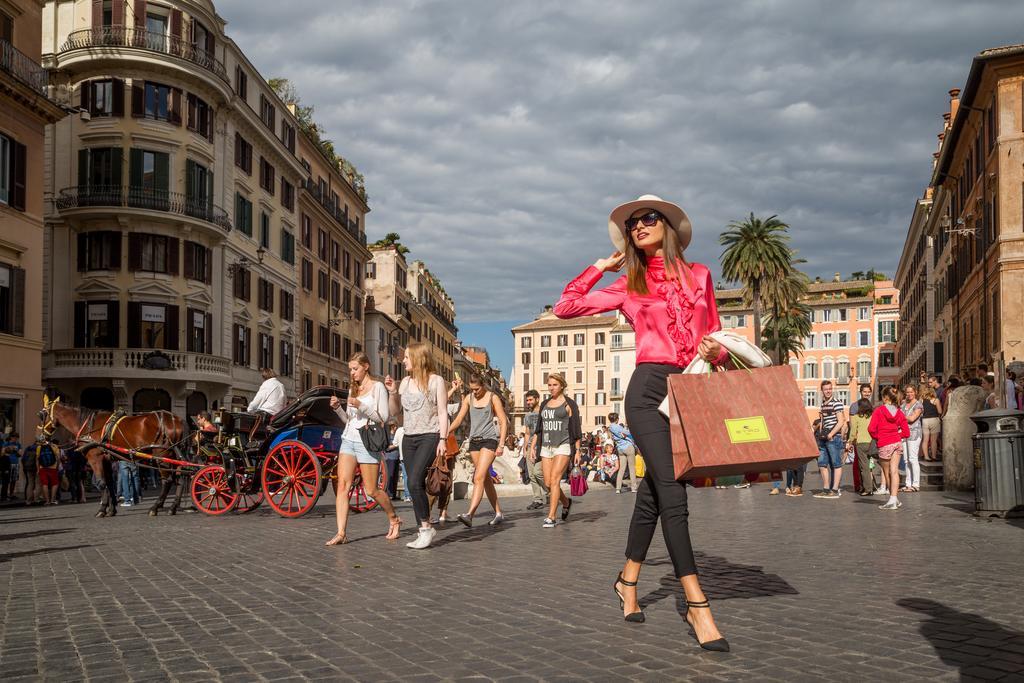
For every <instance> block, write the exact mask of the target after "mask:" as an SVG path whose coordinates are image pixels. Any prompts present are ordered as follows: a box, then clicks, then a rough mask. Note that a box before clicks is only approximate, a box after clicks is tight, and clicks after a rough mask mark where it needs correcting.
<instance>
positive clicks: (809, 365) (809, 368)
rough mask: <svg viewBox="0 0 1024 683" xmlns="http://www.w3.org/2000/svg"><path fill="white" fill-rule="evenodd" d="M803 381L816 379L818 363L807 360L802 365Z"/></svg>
mask: <svg viewBox="0 0 1024 683" xmlns="http://www.w3.org/2000/svg"><path fill="white" fill-rule="evenodd" d="M804 379H818V362H817V361H813V360H809V361H807V362H805V363H804Z"/></svg>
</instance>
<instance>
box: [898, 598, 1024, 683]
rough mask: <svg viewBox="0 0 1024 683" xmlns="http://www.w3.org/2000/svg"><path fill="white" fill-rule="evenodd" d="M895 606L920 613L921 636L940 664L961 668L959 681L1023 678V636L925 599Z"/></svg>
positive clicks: (992, 622) (989, 621)
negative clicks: (922, 619)
mask: <svg viewBox="0 0 1024 683" xmlns="http://www.w3.org/2000/svg"><path fill="white" fill-rule="evenodd" d="M896 604H897V605H899V606H900V607H903V608H905V609H909V610H912V611H914V612H918V613H920V614H921V615H922V616H923V617H924V618H925V620H924V621H922V622H921V627H920V628H921V635H923V636H924V637H925V638H927V639H928V642H930V643H931V645H932V647H934V648H935V652H936V654H938V655H939V658H940V659H941V660H942V661H943V663H945V664H948V665H950V666H956V667H959V668H960V677H961V679H967V678H978V679H982V678H983V679H985V680H994V679H995V678H999V677H1004V680H1019V679H1018V678H1017V677H1018V676H1022V675H1024V662H1021V656H1020V653H1021V652H1024V633H1022V632H1021V631H1015V630H1013V629H1010V628H1006V627H1005V626H1001V625H1000V624H997V623H996V622H994V621H991V620H989V619H986V618H985V617H982V616H979V615H977V614H971V613H970V612H961V611H959V610H956V609H953V608H952V607H947V606H946V605H943V604H941V603H939V602H935V601H934V600H929V599H927V598H901V599H899V600H897V601H896Z"/></svg>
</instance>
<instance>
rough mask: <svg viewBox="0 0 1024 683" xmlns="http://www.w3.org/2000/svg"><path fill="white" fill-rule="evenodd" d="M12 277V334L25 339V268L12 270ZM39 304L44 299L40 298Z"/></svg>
mask: <svg viewBox="0 0 1024 683" xmlns="http://www.w3.org/2000/svg"><path fill="white" fill-rule="evenodd" d="M11 276H12V277H13V282H12V283H11V284H12V285H14V286H13V287H11V304H12V307H11V308H12V309H13V310H12V311H11V313H12V314H13V315H11V334H13V335H15V336H18V337H24V336H25V303H26V302H25V296H26V292H25V269H24V268H11ZM38 303H39V304H42V297H40V301H39V302H38Z"/></svg>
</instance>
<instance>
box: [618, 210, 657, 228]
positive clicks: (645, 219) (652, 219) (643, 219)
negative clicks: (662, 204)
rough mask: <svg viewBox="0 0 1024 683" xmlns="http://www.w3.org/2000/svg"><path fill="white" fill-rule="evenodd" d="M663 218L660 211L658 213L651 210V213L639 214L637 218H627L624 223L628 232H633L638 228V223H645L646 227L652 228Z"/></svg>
mask: <svg viewBox="0 0 1024 683" xmlns="http://www.w3.org/2000/svg"><path fill="white" fill-rule="evenodd" d="M662 219H663V216H662V215H661V214H660V213H658V212H657V211H651V212H650V213H645V214H644V215H643V216H637V217H636V218H627V219H626V221H625V223H623V225H625V226H626V232H632V231H633V230H634V229H635V228H636V226H637V223H643V224H644V227H647V228H650V227H652V226H653V225H654V224H655V223H657V222H658V221H659V220H662Z"/></svg>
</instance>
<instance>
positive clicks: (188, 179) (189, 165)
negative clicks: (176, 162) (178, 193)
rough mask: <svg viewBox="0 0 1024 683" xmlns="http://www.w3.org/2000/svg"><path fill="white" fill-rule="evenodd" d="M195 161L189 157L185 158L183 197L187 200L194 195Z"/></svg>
mask: <svg viewBox="0 0 1024 683" xmlns="http://www.w3.org/2000/svg"><path fill="white" fill-rule="evenodd" d="M195 167H196V162H194V161H192V160H191V159H186V160H185V199H186V200H189V199H192V198H193V197H195V196H196V192H195V190H196V188H195V178H196V168H195Z"/></svg>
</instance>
